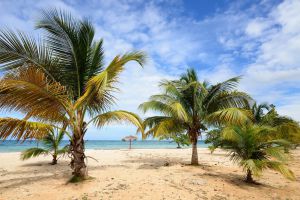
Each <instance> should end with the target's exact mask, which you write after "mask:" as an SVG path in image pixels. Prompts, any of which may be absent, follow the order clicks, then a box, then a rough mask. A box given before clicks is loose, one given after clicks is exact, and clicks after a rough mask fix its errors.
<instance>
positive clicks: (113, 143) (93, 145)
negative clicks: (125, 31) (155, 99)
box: [0, 140, 208, 152]
mask: <svg viewBox="0 0 300 200" xmlns="http://www.w3.org/2000/svg"><path fill="white" fill-rule="evenodd" d="M67 144H69V141H67V140H64V141H62V146H65V145H67ZM37 146H41V143H39V144H38V143H37V142H36V141H34V140H33V141H25V142H17V141H14V140H6V141H0V152H20V151H23V150H25V149H28V148H32V147H37ZM207 146H208V145H207V144H205V143H204V141H202V140H200V141H198V147H199V148H201V147H207ZM128 147H129V142H123V141H119V140H88V141H86V142H85V148H86V149H128ZM176 147H177V144H176V143H174V142H171V141H157V140H138V141H134V142H132V148H133V149H175V148H176ZM183 148H189V146H185V147H183Z"/></svg>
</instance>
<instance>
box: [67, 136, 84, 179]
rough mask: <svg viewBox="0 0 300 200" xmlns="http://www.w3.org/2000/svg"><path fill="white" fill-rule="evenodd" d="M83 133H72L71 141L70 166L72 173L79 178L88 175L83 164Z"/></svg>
mask: <svg viewBox="0 0 300 200" xmlns="http://www.w3.org/2000/svg"><path fill="white" fill-rule="evenodd" d="M83 136H84V133H82V134H79V135H76V134H74V136H73V139H72V141H71V147H70V151H71V155H72V160H71V168H72V169H73V173H72V174H73V175H74V176H75V177H79V178H81V179H85V178H87V176H88V171H87V166H86V164H85V158H86V156H85V153H84V139H83Z"/></svg>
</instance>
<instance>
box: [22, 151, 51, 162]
mask: <svg viewBox="0 0 300 200" xmlns="http://www.w3.org/2000/svg"><path fill="white" fill-rule="evenodd" d="M42 154H44V155H47V154H49V151H48V150H46V149H42V148H30V149H27V150H25V151H23V152H22V153H21V159H22V160H27V159H29V158H33V157H38V156H40V155H42Z"/></svg>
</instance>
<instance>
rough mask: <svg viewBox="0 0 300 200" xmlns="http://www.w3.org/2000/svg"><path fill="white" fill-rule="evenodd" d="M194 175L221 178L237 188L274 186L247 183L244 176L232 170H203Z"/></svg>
mask: <svg viewBox="0 0 300 200" xmlns="http://www.w3.org/2000/svg"><path fill="white" fill-rule="evenodd" d="M195 176H201V177H202V178H203V177H214V178H217V179H221V181H224V182H226V183H228V184H230V185H233V186H237V187H239V188H243V189H249V188H274V187H272V186H271V185H267V184H264V183H261V182H257V181H255V182H254V183H247V182H245V177H244V176H242V175H240V174H237V173H232V172H226V173H225V172H220V171H216V170H214V171H208V172H204V173H202V174H195Z"/></svg>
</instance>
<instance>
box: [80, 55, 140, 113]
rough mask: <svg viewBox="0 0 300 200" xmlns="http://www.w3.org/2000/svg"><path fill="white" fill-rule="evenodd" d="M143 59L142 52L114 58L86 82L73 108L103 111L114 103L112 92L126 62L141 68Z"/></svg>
mask: <svg viewBox="0 0 300 200" xmlns="http://www.w3.org/2000/svg"><path fill="white" fill-rule="evenodd" d="M145 58H146V56H145V54H144V53H143V52H131V53H127V54H124V55H123V56H116V57H115V58H114V59H113V61H112V62H111V63H110V64H109V66H108V67H107V68H106V69H105V70H104V71H102V72H101V73H99V74H98V75H96V76H94V77H92V78H91V79H90V80H88V82H87V84H86V88H85V92H84V94H83V95H82V96H81V97H80V98H79V99H78V100H77V102H76V104H75V107H76V108H78V107H80V106H82V105H86V106H87V107H88V109H89V110H90V111H94V112H96V113H99V112H103V111H105V110H106V109H107V108H108V107H109V106H111V105H112V104H113V103H114V96H113V95H112V92H115V91H116V90H117V89H116V88H115V87H114V85H115V83H117V82H118V78H119V75H120V73H121V72H122V71H123V70H124V65H125V64H126V63H127V62H130V61H136V62H138V63H139V64H140V65H141V66H143V64H144V63H145Z"/></svg>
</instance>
